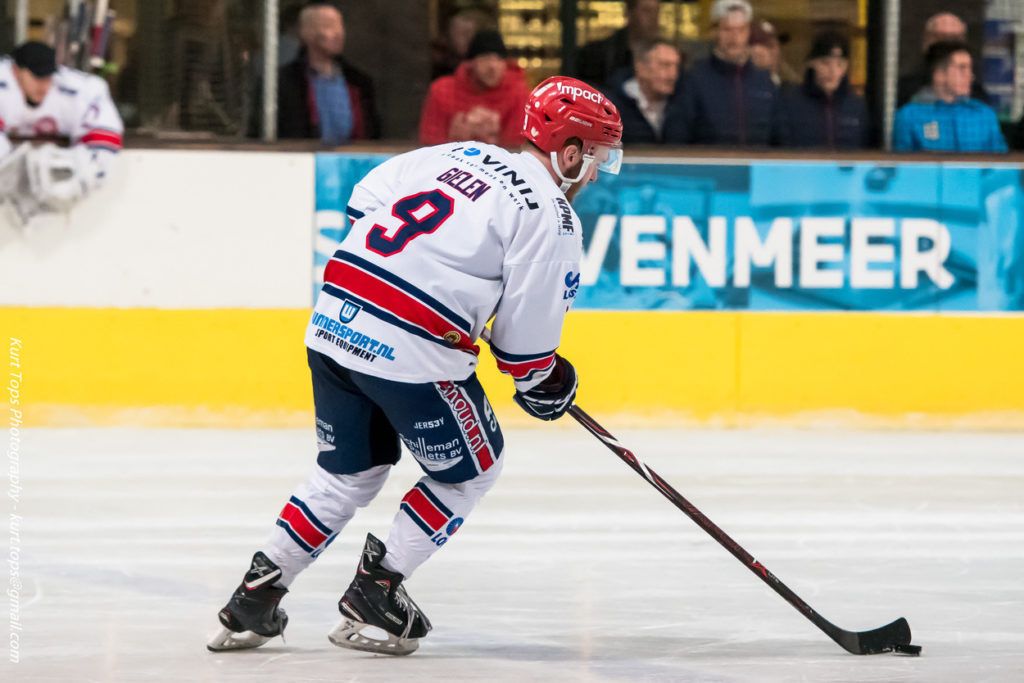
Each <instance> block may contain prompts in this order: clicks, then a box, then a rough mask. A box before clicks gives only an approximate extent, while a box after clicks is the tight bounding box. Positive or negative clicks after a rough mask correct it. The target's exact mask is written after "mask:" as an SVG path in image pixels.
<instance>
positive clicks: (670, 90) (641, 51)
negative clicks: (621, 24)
mask: <svg viewBox="0 0 1024 683" xmlns="http://www.w3.org/2000/svg"><path fill="white" fill-rule="evenodd" d="M680 61H681V60H680V56H679V50H677V49H676V46H675V45H673V44H672V43H671V42H669V41H667V40H665V39H663V38H658V39H656V40H652V41H650V42H648V43H641V44H640V45H638V46H637V47H636V49H635V50H634V51H633V72H632V73H629V72H626V73H625V74H623V77H622V79H620V80H619V82H618V83H616V84H613V85H612V86H611V87H609V89H608V99H610V100H611V101H612V103H613V104H614V105H615V106H616V107H617V108H618V110H619V115H620V116H622V142H623V143H626V144H640V145H651V144H657V143H661V142H669V143H671V142H677V141H673V140H665V138H664V134H663V133H664V127H665V119H666V118H667V117H674V116H680V115H681V114H680V112H679V104H680V95H681V90H680V89H679V86H680V79H679V73H680V72H679V66H680Z"/></svg>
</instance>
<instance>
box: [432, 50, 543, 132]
mask: <svg viewBox="0 0 1024 683" xmlns="http://www.w3.org/2000/svg"><path fill="white" fill-rule="evenodd" d="M528 95H529V91H528V89H527V87H526V78H525V75H524V74H523V70H522V69H520V68H519V66H518V65H516V64H515V63H514V62H512V61H511V60H508V50H506V49H505V43H504V41H503V40H502V39H501V34H499V33H497V32H496V31H480V32H478V33H477V34H476V36H474V38H473V42H471V43H470V45H469V52H467V53H466V60H465V61H464V62H462V64H460V65H459V68H458V69H457V70H456V71H455V74H454V75H452V76H442V77H441V78H438V79H437V80H436V81H434V82H433V83H432V84H431V85H430V92H428V93H427V99H426V101H425V102H424V103H423V115H422V117H421V118H420V142H422V143H424V144H427V145H438V144H441V143H442V142H449V141H458V140H479V141H481V142H489V143H491V144H495V145H501V146H503V147H519V145H520V144H521V142H522V127H523V110H524V108H525V106H526V98H527V96H528Z"/></svg>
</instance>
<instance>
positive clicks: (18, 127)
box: [0, 57, 124, 157]
mask: <svg viewBox="0 0 1024 683" xmlns="http://www.w3.org/2000/svg"><path fill="white" fill-rule="evenodd" d="M13 66H14V62H13V60H11V59H10V58H9V57H5V58H3V59H0V152H2V153H4V154H5V153H6V152H7V151H8V150H9V149H10V147H11V145H10V140H9V137H8V136H10V137H18V138H33V139H54V138H61V137H66V138H69V139H70V141H71V144H72V145H79V144H81V145H86V146H88V147H89V148H90V149H92V150H95V151H97V152H112V153H116V152H118V151H119V150H120V149H121V147H122V136H123V134H124V124H123V123H122V122H121V116H120V115H119V114H118V113H117V107H115V106H114V102H113V100H112V99H111V98H110V89H109V88H108V87H107V83H106V81H104V80H103V79H102V78H100V77H99V76H93V75H91V74H87V73H85V72H83V71H77V70H75V69H69V68H67V67H63V66H61V67H58V69H57V72H56V73H55V74H54V75H53V85H52V86H51V87H50V90H49V92H48V93H47V94H46V97H45V98H44V99H43V101H42V102H40V103H39V106H36V107H31V106H29V105H28V103H27V102H26V101H25V95H24V93H22V91H21V88H20V87H19V86H18V81H17V80H16V79H15V77H14V70H13ZM98 156H101V157H102V156H108V155H105V154H101V155H98Z"/></svg>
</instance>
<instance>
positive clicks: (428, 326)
mask: <svg viewBox="0 0 1024 683" xmlns="http://www.w3.org/2000/svg"><path fill="white" fill-rule="evenodd" d="M324 282H329V283H331V284H332V285H336V286H338V287H341V288H342V289H345V290H347V291H349V292H351V293H352V294H354V295H355V296H358V297H359V298H361V299H366V300H367V301H369V302H370V303H372V304H374V305H375V306H379V307H381V308H383V309H385V310H387V311H388V312H390V313H393V314H394V315H396V316H398V317H399V318H402V319H403V320H406V321H408V322H411V323H413V324H414V325H418V326H419V327H422V328H423V329H425V330H426V331H427V332H429V333H430V334H432V335H434V336H436V337H441V338H443V339H446V340H447V341H448V342H449V343H451V344H453V345H454V346H455V347H457V348H459V349H461V350H463V351H468V352H470V353H472V354H473V355H477V354H479V353H480V347H478V346H475V345H474V344H473V343H472V341H470V339H469V338H468V337H467V336H466V335H465V334H464V333H462V332H460V331H458V330H457V329H456V327H455V325H453V324H452V323H450V322H448V321H447V320H446V319H445V318H444V317H442V316H441V315H440V314H438V313H437V312H436V311H434V309H432V308H430V307H428V306H427V305H426V304H424V303H423V302H421V301H419V300H418V299H414V298H413V297H412V296H410V295H409V294H407V293H405V292H403V291H402V290H400V289H398V288H397V287H395V286H393V285H391V284H390V283H387V282H384V281H383V280H380V279H378V278H376V277H374V276H372V275H370V274H368V273H366V272H364V271H362V270H360V269H358V268H356V267H354V266H351V265H349V264H347V263H343V262H341V261H335V260H331V261H329V262H328V263H327V269H326V270H325V271H324Z"/></svg>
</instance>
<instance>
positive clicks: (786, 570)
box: [0, 424, 1024, 683]
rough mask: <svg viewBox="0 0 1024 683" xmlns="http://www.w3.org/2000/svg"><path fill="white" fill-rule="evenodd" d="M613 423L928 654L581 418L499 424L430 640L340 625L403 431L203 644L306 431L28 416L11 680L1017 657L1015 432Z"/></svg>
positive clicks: (740, 673)
mask: <svg viewBox="0 0 1024 683" xmlns="http://www.w3.org/2000/svg"><path fill="white" fill-rule="evenodd" d="M607 426H608V427H609V428H611V429H612V431H613V432H616V434H617V436H619V437H620V439H621V440H622V441H623V442H624V443H626V444H627V445H628V446H630V447H632V448H633V449H634V451H635V452H636V453H637V455H638V456H639V457H640V458H641V459H643V460H645V461H647V462H648V463H650V464H651V465H652V466H653V467H655V468H656V469H658V470H659V472H660V473H661V474H662V475H663V476H664V477H665V478H666V479H667V480H668V481H669V482H671V483H672V484H673V485H674V486H675V487H676V488H678V489H679V490H680V491H681V492H682V493H683V494H684V495H685V496H687V497H688V498H689V499H690V500H691V501H693V502H694V503H695V504H696V505H697V506H698V507H700V508H701V509H702V510H703V511H704V512H705V513H706V514H707V515H708V516H709V517H710V518H711V519H712V520H713V521H715V522H716V523H717V524H718V525H719V526H721V527H722V528H724V529H725V530H726V531H727V532H728V533H730V534H731V535H732V536H733V537H734V538H735V539H736V540H737V541H739V542H740V543H741V544H742V545H744V546H745V547H746V548H747V549H748V550H749V551H750V552H751V553H753V554H754V555H755V556H756V557H757V558H758V559H759V560H761V561H762V562H763V563H764V564H765V565H766V566H767V567H768V568H769V569H770V570H771V571H773V572H774V573H775V574H776V575H777V576H778V577H779V578H780V579H782V581H784V582H786V583H787V584H788V585H789V586H790V587H791V588H792V589H793V590H795V591H796V592H797V593H798V594H799V595H800V596H801V597H803V598H804V599H805V600H806V601H808V602H809V603H810V604H811V605H812V606H813V607H815V608H816V609H817V610H818V611H819V612H821V613H822V614H823V615H824V616H825V617H826V618H828V619H830V620H832V621H833V622H835V623H836V624H838V625H839V626H841V627H843V628H846V629H855V630H861V629H866V628H874V627H876V626H880V625H882V624H884V623H887V622H889V621H891V620H892V619H895V618H896V617H899V616H905V617H907V618H908V619H909V621H910V624H911V627H912V629H913V632H914V642H915V643H918V644H920V645H923V646H924V653H923V656H922V657H920V658H910V657H898V656H893V655H879V656H873V657H856V656H854V655H849V654H846V653H845V652H844V651H842V650H841V649H840V648H839V647H838V646H836V645H835V644H833V643H832V642H831V641H830V640H828V639H827V638H826V637H825V636H824V635H823V634H822V633H820V632H819V631H818V630H817V629H816V628H814V627H813V626H812V625H811V624H810V623H809V622H807V621H806V620H805V619H804V618H803V617H802V616H800V615H799V614H798V613H797V612H796V611H795V610H794V609H793V608H792V607H790V606H789V605H788V604H786V603H785V602H784V601H783V600H782V599H781V598H779V597H778V596H777V595H775V594H774V593H773V592H772V591H771V590H769V589H768V587H767V586H765V585H764V584H762V583H761V582H760V581H758V580H757V579H756V578H755V577H754V576H753V575H752V574H750V573H749V572H748V571H747V570H746V569H745V568H743V567H742V566H741V565H740V564H739V563H738V562H737V561H736V560H735V559H734V558H733V557H731V556H730V555H729V554H728V553H726V552H725V551H724V550H723V549H722V548H721V547H720V546H718V545H717V544H716V543H715V542H714V541H713V540H711V538H710V537H708V536H707V535H706V534H705V533H704V532H703V531H701V530H700V529H699V528H697V527H696V526H695V525H694V524H693V523H692V522H691V521H690V520H688V519H687V518H686V517H685V516H684V515H683V514H681V513H680V512H678V511H677V510H676V509H675V508H674V507H672V506H671V504H669V503H668V502H667V501H666V500H664V499H663V498H662V497H661V496H660V495H659V494H658V493H657V492H656V491H655V490H654V489H653V488H651V487H650V486H649V485H648V484H646V483H645V482H644V481H643V480H642V479H640V478H639V477H637V476H636V475H635V474H634V473H633V472H632V471H630V470H629V469H628V468H627V467H626V466H625V465H624V464H622V463H621V462H620V461H619V460H618V459H617V458H615V456H614V455H613V454H611V453H610V452H608V451H606V450H605V448H604V447H603V446H602V445H601V444H600V443H598V442H597V441H596V440H594V439H593V438H592V437H590V436H589V435H588V434H586V433H585V432H583V430H582V429H580V428H578V427H576V428H573V425H564V426H562V425H559V426H555V427H551V426H544V425H541V426H539V427H538V428H537V429H532V430H509V431H508V432H507V434H506V436H507V439H506V442H507V448H508V450H507V452H506V457H507V462H506V466H505V471H504V473H503V478H502V480H501V481H500V482H499V483H498V485H497V486H496V487H495V489H494V490H493V491H492V492H491V493H490V494H489V496H488V497H487V498H485V499H484V501H483V503H482V504H481V506H480V507H479V508H478V509H477V510H476V511H475V512H474V514H473V515H472V516H471V517H470V518H469V519H468V520H467V522H466V524H465V526H463V527H462V529H461V530H460V531H459V534H458V536H456V537H455V539H454V540H453V541H452V542H451V543H449V544H448V545H446V546H445V547H444V548H443V549H442V550H441V551H440V552H439V553H438V554H437V555H435V557H434V558H433V559H432V560H431V561H430V562H429V563H428V564H426V565H425V566H424V567H422V568H421V569H420V571H419V572H418V573H417V574H416V575H415V576H414V577H412V579H411V580H410V581H409V584H408V585H409V590H410V593H411V594H412V596H413V597H414V598H415V600H416V601H417V602H418V603H419V604H420V606H421V607H423V609H424V610H425V611H426V612H427V614H428V615H429V616H430V618H431V620H432V621H433V623H434V625H435V630H434V632H433V633H432V634H431V635H430V636H429V637H428V638H427V639H426V640H425V641H424V642H423V644H422V647H421V648H420V651H419V652H418V653H416V654H414V655H413V656H411V657H408V658H402V659H394V658H385V657H379V656H378V657H375V656H372V655H365V654H361V653H356V652H351V651H347V650H341V649H338V648H336V647H334V646H332V645H331V644H330V643H329V642H328V641H327V638H326V634H327V632H328V631H329V630H330V628H331V626H333V624H334V623H335V621H336V619H337V607H336V602H337V599H338V597H339V596H340V593H341V591H342V590H343V589H344V588H345V586H346V585H347V584H348V582H349V580H350V578H351V576H352V571H353V569H354V567H355V563H356V559H357V556H358V551H359V548H360V547H361V546H362V543H363V539H364V537H365V534H366V532H367V531H373V532H375V533H376V534H379V535H382V536H383V535H384V534H385V533H386V531H387V527H388V524H389V523H390V520H391V517H392V516H393V515H394V513H395V511H396V509H397V504H398V500H399V498H400V497H401V495H402V493H403V492H404V491H405V490H406V489H407V488H408V487H409V486H410V485H411V484H412V483H413V482H414V481H415V479H416V478H417V477H418V476H419V469H418V468H417V467H416V466H415V463H414V462H412V460H411V459H410V458H408V457H406V458H404V459H403V461H402V462H401V463H400V464H399V466H398V467H397V468H395V471H394V472H393V473H392V476H391V479H390V481H389V482H388V484H387V486H386V487H385V489H384V491H383V492H382V493H381V495H380V496H379V497H378V499H377V500H376V501H375V502H374V503H373V504H372V505H371V506H370V507H369V508H367V509H365V510H363V511H361V512H360V514H359V515H358V516H357V517H356V519H355V520H354V521H353V522H352V523H351V524H350V525H349V527H348V528H347V529H346V530H345V532H344V533H343V534H342V535H341V537H340V538H339V539H338V540H337V541H336V542H335V543H334V544H333V545H332V546H331V548H330V549H328V551H327V552H326V553H324V555H323V557H321V558H320V559H319V560H318V562H317V563H316V564H315V565H314V566H313V567H312V568H311V569H310V570H309V571H307V572H306V573H305V574H303V575H302V576H301V577H299V579H298V580H297V581H296V582H295V584H294V585H293V587H292V593H291V594H290V595H289V596H288V597H287V598H286V599H285V602H284V606H285V607H286V608H287V610H288V612H289V614H290V617H291V623H290V625H289V628H288V631H287V643H286V644H283V643H281V642H280V640H277V641H274V642H272V643H271V644H270V645H268V646H266V647H264V648H262V649H260V650H256V651H251V652H242V653H223V654H211V653H208V652H207V651H206V650H205V649H204V644H205V642H206V640H207V638H208V637H209V636H210V635H211V634H213V633H214V632H215V631H216V630H217V626H216V621H215V614H216V612H217V610H218V609H219V608H220V607H221V606H222V604H223V603H224V602H225V600H226V599H227V597H228V595H229V593H230V591H231V590H232V589H233V588H234V587H235V585H236V584H237V583H238V581H239V580H240V579H241V576H242V574H243V573H244V571H245V569H246V567H247V563H248V560H249V557H250V556H251V554H252V552H253V551H254V550H255V549H256V548H257V547H258V546H259V544H260V543H261V542H262V540H263V539H264V537H265V536H266V535H267V533H268V532H269V530H270V527H271V525H272V524H273V521H274V519H275V516H276V514H277V512H278V510H279V509H280V507H281V505H282V504H283V502H284V500H286V498H287V496H288V495H289V493H290V492H291V490H292V488H293V486H294V485H295V484H296V483H297V482H299V481H300V480H301V479H303V478H304V477H305V475H306V473H307V472H308V470H309V469H310V467H311V465H312V462H313V459H314V454H315V453H316V447H315V443H314V439H313V435H312V434H311V432H307V431H215V430H194V431H191V430H180V431H179V430H166V431H158V430H28V431H27V432H25V433H24V434H23V439H22V444H21V448H22V455H21V467H22V485H23V490H22V492H21V498H20V500H19V501H18V503H17V507H16V510H15V509H14V508H13V507H12V506H13V501H11V500H10V499H7V500H6V504H7V507H8V510H7V512H11V511H16V513H17V514H19V515H22V516H23V517H24V521H23V527H22V529H21V535H20V543H21V558H20V559H21V564H20V571H21V575H22V577H23V581H24V589H23V592H22V596H21V609H22V613H21V625H22V628H23V630H22V631H21V638H20V643H21V661H20V663H18V664H12V663H10V662H9V661H7V657H6V652H4V653H3V659H2V660H0V680H3V681H10V680H16V681H62V682H63V681H76V682H80V681H132V682H137V681H275V682H277V681H360V682H363V681H366V682H369V681H401V680H418V681H432V680H445V681H477V680H486V681H488V682H489V683H490V682H494V681H526V680H544V681H640V680H646V681H773V680H806V681H857V682H860V681H929V682H931V681H978V680H984V681H1024V436H1022V435H1015V434H1003V435H998V434H950V433H942V434H907V433H877V432H876V433H837V432H832V431H816V432H785V431H726V432H697V431H687V432H683V431H653V430H652V431H637V430H632V431H631V430H619V429H616V428H615V425H614V424H608V425H607ZM6 516H7V515H5V518H6ZM5 535H6V534H5ZM0 578H3V577H0ZM6 589H7V582H6V581H4V583H3V590H4V591H6ZM5 600H6V598H5ZM3 614H4V615H5V618H4V619H3V620H2V621H3V622H4V625H3V628H4V630H5V631H6V632H9V625H8V624H7V623H6V622H7V619H6V614H7V608H6V606H5V608H4V610H3ZM6 632H5V634H4V636H5V646H6V636H7V633H6ZM5 650H6V647H5Z"/></svg>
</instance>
